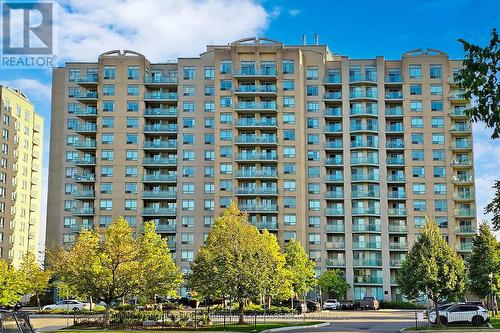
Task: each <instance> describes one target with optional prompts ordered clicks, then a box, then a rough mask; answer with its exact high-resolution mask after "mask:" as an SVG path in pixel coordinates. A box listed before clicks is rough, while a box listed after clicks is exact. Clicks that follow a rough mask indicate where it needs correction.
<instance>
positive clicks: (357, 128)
mask: <svg viewBox="0 0 500 333" xmlns="http://www.w3.org/2000/svg"><path fill="white" fill-rule="evenodd" d="M353 131H378V126H377V125H357V124H352V125H351V132H353Z"/></svg>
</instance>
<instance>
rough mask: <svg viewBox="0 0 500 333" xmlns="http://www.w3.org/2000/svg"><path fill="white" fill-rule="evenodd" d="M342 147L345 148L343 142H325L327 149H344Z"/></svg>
mask: <svg viewBox="0 0 500 333" xmlns="http://www.w3.org/2000/svg"><path fill="white" fill-rule="evenodd" d="M342 147H343V143H342V141H327V142H325V148H330V149H342Z"/></svg>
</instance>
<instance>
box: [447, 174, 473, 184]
mask: <svg viewBox="0 0 500 333" xmlns="http://www.w3.org/2000/svg"><path fill="white" fill-rule="evenodd" d="M451 181H452V183H453V184H457V185H470V184H473V183H474V177H472V176H469V175H457V176H453V177H452V178H451Z"/></svg>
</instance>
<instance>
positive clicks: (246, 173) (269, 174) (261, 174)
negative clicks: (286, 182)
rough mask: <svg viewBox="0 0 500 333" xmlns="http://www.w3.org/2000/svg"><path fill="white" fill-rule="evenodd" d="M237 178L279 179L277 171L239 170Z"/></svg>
mask: <svg viewBox="0 0 500 333" xmlns="http://www.w3.org/2000/svg"><path fill="white" fill-rule="evenodd" d="M235 177H236V178H277V177H278V172H277V171H276V170H238V171H237V172H236V175H235Z"/></svg>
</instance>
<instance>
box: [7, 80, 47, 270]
mask: <svg viewBox="0 0 500 333" xmlns="http://www.w3.org/2000/svg"><path fill="white" fill-rule="evenodd" d="M0 101H1V103H0V105H1V110H0V112H1V115H0V118H1V119H0V121H1V125H0V126H1V131H2V138H1V149H2V151H1V155H0V258H1V259H5V260H7V262H8V263H10V264H12V265H14V266H15V267H19V265H20V264H21V262H22V259H23V256H24V255H25V254H26V252H28V251H30V252H32V253H34V254H35V255H38V251H39V246H38V242H39V228H40V201H41V197H40V180H41V172H42V171H41V170H42V159H41V156H42V139H43V118H42V117H41V116H40V115H39V114H37V113H36V112H35V109H34V107H33V104H32V103H31V102H30V101H29V99H28V97H26V95H24V94H23V93H22V92H21V91H20V90H18V89H15V88H9V87H5V86H0Z"/></svg>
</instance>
